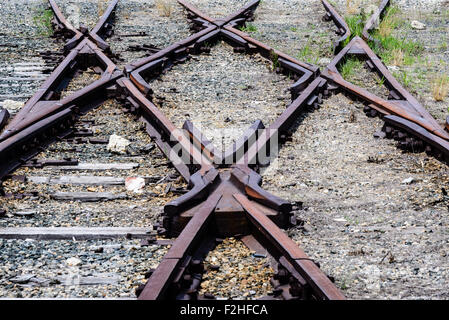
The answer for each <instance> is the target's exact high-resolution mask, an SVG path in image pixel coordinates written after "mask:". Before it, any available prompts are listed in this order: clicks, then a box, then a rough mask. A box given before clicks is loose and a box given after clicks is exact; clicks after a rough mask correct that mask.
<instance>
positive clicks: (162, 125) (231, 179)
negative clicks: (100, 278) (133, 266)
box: [122, 1, 343, 300]
mask: <svg viewBox="0 0 449 320" xmlns="http://www.w3.org/2000/svg"><path fill="white" fill-rule="evenodd" d="M180 2H181V3H182V4H183V6H185V7H186V8H187V10H188V12H189V18H190V20H191V21H193V22H194V23H195V21H196V22H197V23H196V24H197V26H198V25H201V26H203V27H204V28H203V29H196V28H194V30H195V31H198V30H199V31H198V32H197V33H196V34H194V35H192V36H190V37H189V38H187V39H185V40H181V41H179V42H177V43H176V44H174V45H172V46H170V47H168V48H166V49H163V50H161V51H159V52H157V53H155V54H154V55H152V56H150V57H147V58H143V59H141V60H140V61H138V62H137V63H132V64H129V65H127V67H126V69H125V71H126V74H128V75H129V80H124V81H123V84H124V86H123V87H126V89H127V90H128V92H129V95H128V98H127V99H128V101H129V97H131V100H130V101H129V104H130V106H131V107H132V108H135V110H136V112H137V111H139V112H140V114H141V115H142V116H143V117H144V118H145V121H146V122H147V125H150V126H151V128H152V130H154V131H157V132H159V133H160V134H161V137H162V136H168V135H169V134H171V133H172V132H174V131H175V130H176V129H175V128H174V127H173V125H172V124H170V122H169V121H168V119H166V118H165V116H163V115H162V114H160V112H159V111H157V108H156V107H155V106H154V105H153V104H152V103H151V99H152V90H151V86H150V84H149V83H148V82H147V79H152V78H155V77H157V76H159V75H160V74H161V73H162V72H164V71H166V70H169V69H170V67H171V66H173V65H174V64H176V63H180V62H184V61H186V59H187V58H188V56H189V55H190V54H199V53H201V52H204V51H206V52H207V51H208V50H207V48H205V47H204V46H203V44H204V43H205V42H206V41H207V43H208V44H214V43H216V42H217V40H219V39H221V40H224V41H226V42H228V43H229V44H230V45H231V46H233V47H234V51H236V52H245V53H248V54H253V53H256V52H258V53H261V54H262V56H265V57H266V58H268V59H270V60H271V61H272V62H274V61H276V62H278V64H279V66H278V70H277V71H278V72H284V73H292V74H293V75H294V79H295V83H294V84H293V85H292V86H291V88H290V91H291V94H292V100H293V102H292V105H291V106H290V107H289V108H287V110H286V112H284V113H283V114H282V115H281V116H280V118H279V119H278V120H277V121H275V123H274V125H271V126H270V127H269V129H271V133H270V134H269V135H268V136H267V135H266V134H265V135H264V133H265V131H266V130H265V128H264V126H263V124H262V122H261V121H258V122H256V123H255V124H253V125H252V126H251V127H250V128H249V129H248V130H247V132H246V134H245V135H244V136H243V137H242V138H241V139H239V140H238V141H236V142H235V143H234V145H233V146H231V148H229V149H228V150H227V151H225V152H224V153H223V154H222V155H220V154H217V152H216V149H215V148H214V147H213V146H212V145H211V143H210V142H209V141H208V140H207V139H205V138H204V135H203V134H202V133H201V132H200V131H199V130H198V129H196V128H195V127H194V126H193V124H192V123H190V122H186V123H185V124H184V128H185V130H186V131H187V133H188V134H189V140H188V142H189V143H187V141H186V142H185V143H186V144H187V145H185V146H183V149H184V150H187V151H189V155H190V156H191V158H195V152H197V151H201V153H202V154H203V155H204V157H205V158H206V159H208V160H209V161H205V159H204V158H203V159H201V160H200V161H196V163H197V164H198V165H199V166H198V167H197V168H186V167H185V165H182V166H181V167H177V166H176V165H175V167H176V169H177V170H178V171H179V172H180V173H181V174H182V175H183V176H184V177H185V178H187V177H188V178H189V179H188V181H189V185H190V186H191V189H190V191H189V192H188V193H186V194H184V195H183V196H181V197H179V198H177V199H175V200H173V201H171V202H170V203H168V204H167V205H165V207H164V213H163V219H162V226H161V227H160V228H159V230H158V231H159V232H160V234H164V235H168V236H176V235H179V236H178V239H177V240H176V242H175V244H174V245H173V247H172V248H171V249H170V251H169V252H168V253H167V255H166V256H165V257H164V260H163V261H162V263H161V264H160V265H159V267H158V268H157V269H156V270H155V271H154V273H153V274H152V275H151V276H150V278H149V280H148V282H147V283H146V285H145V287H144V288H142V289H141V290H139V291H138V295H139V299H169V298H171V299H184V300H189V299H198V298H201V297H199V296H198V287H199V285H200V280H201V277H202V276H201V273H202V272H203V268H202V262H201V261H202V259H204V253H205V252H207V251H208V250H205V248H203V244H204V243H207V239H210V238H214V237H217V236H230V235H235V234H239V233H243V234H248V233H250V234H251V233H257V232H256V231H254V230H256V229H257V230H260V228H261V226H260V224H258V223H262V225H263V226H265V227H266V229H267V230H268V229H270V230H271V232H272V234H276V235H279V234H281V231H276V230H279V229H277V228H278V226H279V227H288V226H290V225H292V223H293V221H294V219H293V215H292V204H291V203H289V202H288V201H285V200H283V199H280V198H278V197H276V196H274V195H272V194H270V193H268V192H267V191H265V190H263V189H262V188H261V187H260V184H261V182H262V178H261V176H260V175H259V174H257V172H255V171H254V170H252V169H250V168H249V165H251V164H250V163H248V162H244V161H243V162H242V161H240V160H241V157H242V156H243V157H245V155H246V154H247V150H248V149H249V150H254V149H253V148H254V146H256V147H255V148H256V149H255V151H254V154H255V156H257V155H258V154H260V153H261V150H262V149H263V148H261V147H257V146H258V145H259V146H260V145H264V146H265V145H266V144H267V143H268V142H269V141H270V139H271V138H272V137H273V136H274V135H275V134H277V133H279V131H280V130H286V129H287V128H288V127H289V126H290V125H291V124H292V123H293V122H294V120H295V119H296V118H297V116H298V114H299V113H300V112H302V111H305V110H307V109H308V107H313V106H317V105H318V104H319V103H321V99H322V93H321V92H322V91H324V89H325V87H326V86H325V84H326V81H325V80H324V79H322V78H319V77H318V78H316V76H317V74H318V73H319V70H318V68H317V67H315V66H312V65H309V64H305V63H303V62H300V61H297V60H296V59H294V58H291V57H289V56H287V55H285V54H283V53H281V52H279V51H277V50H274V49H273V48H270V47H268V46H265V45H263V44H261V43H260V42H258V41H257V40H254V39H252V38H250V37H249V36H248V35H246V34H245V33H242V32H241V31H239V30H237V29H235V28H234V27H233V26H232V25H237V23H235V20H233V19H239V22H238V23H239V24H241V23H244V22H245V21H246V19H248V18H250V17H251V16H252V12H253V10H254V8H255V7H256V6H257V4H258V2H259V1H253V2H252V3H250V4H249V5H247V6H245V7H244V8H243V9H241V10H239V11H238V12H237V13H235V14H232V15H230V16H229V17H227V18H226V19H222V20H219V19H212V18H210V17H208V16H207V15H205V14H203V13H201V12H200V11H199V10H198V9H196V8H195V7H193V6H192V5H191V4H189V3H187V2H186V1H180ZM195 19H196V20H195ZM198 22H199V23H198ZM122 99H125V95H124V94H122ZM142 108H143V110H142ZM150 109H151V110H152V111H151V112H148V110H150ZM145 114H146V116H145ZM261 131H262V133H261ZM184 137H185V136H183V138H184ZM267 137H268V138H267ZM161 140H162V139H161ZM165 140H166V139H165ZM158 144H161V143H160V142H159V143H158ZM165 146H166V147H167V149H168V150H166V151H165V153H166V154H168V153H169V152H170V147H171V146H167V144H166V145H165ZM247 158H248V157H247ZM169 159H170V158H169ZM170 160H171V161H172V162H173V159H170ZM175 160H176V159H175ZM254 165H255V166H257V163H255V164H254ZM189 169H190V171H189V174H187V173H185V172H186V171H187V170H189ZM192 169H193V171H192ZM195 170H197V171H195ZM183 172H184V174H183ZM186 180H187V179H186ZM245 199H246V201H248V202H245ZM250 199H251V200H250ZM248 203H250V204H248ZM243 204H244V205H243ZM254 208H257V209H259V210H261V211H259V210H257V209H254ZM254 210H256V211H254ZM261 212H263V213H261ZM260 214H263V215H264V217H266V219H268V220H269V221H270V222H267V221H266V220H265V219H263V218H261V217H260ZM255 215H257V219H256V220H254V219H251V217H254V216H255ZM268 217H269V218H268ZM261 221H262V222H261ZM258 236H259V237H260V235H258ZM262 238H263V239H264V240H263V242H264V243H268V244H269V245H268V247H269V248H268V250H269V251H270V252H272V255H273V256H274V257H276V259H277V261H279V263H280V264H281V263H282V262H281V261H283V260H286V262H283V263H284V265H285V264H287V265H288V266H287V268H288V269H289V270H288V269H285V268H284V269H283V273H286V274H288V275H290V274H291V275H292V276H293V277H296V282H295V281H294V282H292V283H291V284H285V283H284V282H282V283H278V285H277V286H279V287H280V286H286V287H288V289H287V292H289V293H288V294H286V295H283V296H282V297H283V298H287V299H300V298H306V299H342V298H343V295H342V294H341V293H340V292H339V291H338V289H337V288H336V287H335V286H334V285H333V284H332V282H331V281H330V280H329V279H328V278H327V276H325V275H324V274H323V273H322V272H321V271H320V269H319V268H318V267H317V266H316V264H314V263H313V262H311V261H310V259H309V258H307V257H306V256H305V255H304V254H303V253H301V252H302V251H301V250H300V249H298V250H296V251H295V252H296V253H298V255H297V256H295V255H293V256H291V255H289V253H290V252H289V251H282V248H295V247H296V245H295V244H294V243H293V242H292V241H291V240H289V239H288V240H287V239H286V238H285V237H281V236H276V237H271V238H270V237H268V236H266V234H264V233H262ZM200 239H203V240H201V241H200ZM204 239H206V240H204ZM209 249H210V248H209ZM280 249H281V252H279V250H280ZM292 258H294V259H293V260H292ZM295 259H299V260H301V259H303V260H308V261H307V263H305V264H304V263H303V262H300V263H298V261H296V260H295ZM305 265H307V266H305ZM301 274H302V275H303V276H302V275H301ZM292 286H293V287H294V288H292ZM281 291H283V292H285V290H281Z"/></svg>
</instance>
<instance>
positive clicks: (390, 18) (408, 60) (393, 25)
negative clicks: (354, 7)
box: [344, 6, 423, 66]
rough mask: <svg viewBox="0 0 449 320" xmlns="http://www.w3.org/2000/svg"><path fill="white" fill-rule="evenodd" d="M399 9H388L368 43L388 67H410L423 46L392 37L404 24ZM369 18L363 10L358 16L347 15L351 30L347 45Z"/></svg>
mask: <svg viewBox="0 0 449 320" xmlns="http://www.w3.org/2000/svg"><path fill="white" fill-rule="evenodd" d="M399 13H400V11H399V9H398V8H397V7H395V6H391V7H389V8H388V9H387V10H386V12H385V15H384V18H383V19H382V21H381V23H380V24H379V27H378V28H377V29H376V31H375V32H374V33H373V38H374V39H375V41H374V42H370V43H368V44H369V45H370V47H371V48H372V49H373V51H374V52H375V53H376V54H377V55H378V56H380V58H381V59H382V60H383V61H384V62H385V63H386V64H388V65H391V64H393V65H395V66H401V65H411V64H413V63H414V62H415V58H416V57H417V56H418V55H419V54H420V53H421V52H422V50H423V45H422V44H421V43H419V42H416V41H410V40H407V39H399V38H397V37H395V36H394V35H393V31H394V30H395V29H397V28H398V27H399V26H401V25H403V24H404V21H403V20H402V19H401V18H400V16H399ZM368 18H369V17H368V16H367V15H366V14H365V12H364V10H362V11H361V13H360V14H355V15H348V16H346V17H345V20H346V23H347V24H348V27H349V29H350V30H351V37H349V38H348V39H346V41H345V43H344V45H347V44H348V43H349V41H351V40H352V39H353V38H354V37H355V36H359V37H360V36H361V35H362V32H363V27H364V26H365V23H366V21H367V19H368Z"/></svg>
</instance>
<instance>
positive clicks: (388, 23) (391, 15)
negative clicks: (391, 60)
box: [379, 8, 400, 38]
mask: <svg viewBox="0 0 449 320" xmlns="http://www.w3.org/2000/svg"><path fill="white" fill-rule="evenodd" d="M398 12H399V10H398V9H397V8H392V9H390V10H387V12H386V14H385V16H384V17H383V19H382V21H381V22H380V24H379V35H380V36H381V37H383V38H386V37H388V36H390V35H391V33H392V32H393V30H394V29H395V28H396V27H397V26H398V24H399V22H400V19H399V17H398Z"/></svg>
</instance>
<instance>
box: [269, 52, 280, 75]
mask: <svg viewBox="0 0 449 320" xmlns="http://www.w3.org/2000/svg"><path fill="white" fill-rule="evenodd" d="M270 60H271V62H272V65H271V71H275V70H276V69H277V68H279V66H280V64H279V56H278V55H277V54H276V52H274V50H271V51H270Z"/></svg>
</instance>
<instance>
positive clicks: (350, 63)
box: [338, 57, 363, 80]
mask: <svg viewBox="0 0 449 320" xmlns="http://www.w3.org/2000/svg"><path fill="white" fill-rule="evenodd" d="M362 66H363V62H362V61H360V60H359V59H357V58H354V57H351V58H348V59H346V61H344V62H343V63H342V64H341V65H340V66H339V68H338V69H339V71H340V74H341V76H342V77H343V79H345V80H351V78H352V77H353V76H354V75H355V73H356V71H357V70H358V69H360V68H361V67H362Z"/></svg>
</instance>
